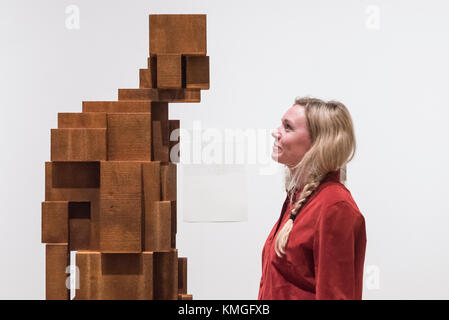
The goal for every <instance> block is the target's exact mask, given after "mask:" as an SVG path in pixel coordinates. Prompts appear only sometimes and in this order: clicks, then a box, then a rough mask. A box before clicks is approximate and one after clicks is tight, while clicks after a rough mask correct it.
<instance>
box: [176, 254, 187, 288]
mask: <svg viewBox="0 0 449 320" xmlns="http://www.w3.org/2000/svg"><path fill="white" fill-rule="evenodd" d="M178 293H184V294H186V293H187V258H185V257H179V258H178Z"/></svg>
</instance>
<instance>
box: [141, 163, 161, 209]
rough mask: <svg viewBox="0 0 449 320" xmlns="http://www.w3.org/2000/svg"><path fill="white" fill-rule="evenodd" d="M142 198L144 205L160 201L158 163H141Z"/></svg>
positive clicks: (159, 168) (159, 171)
mask: <svg viewBox="0 0 449 320" xmlns="http://www.w3.org/2000/svg"><path fill="white" fill-rule="evenodd" d="M142 178H143V197H144V202H145V203H151V202H153V201H160V200H161V165H160V162H159V161H151V162H143V163H142Z"/></svg>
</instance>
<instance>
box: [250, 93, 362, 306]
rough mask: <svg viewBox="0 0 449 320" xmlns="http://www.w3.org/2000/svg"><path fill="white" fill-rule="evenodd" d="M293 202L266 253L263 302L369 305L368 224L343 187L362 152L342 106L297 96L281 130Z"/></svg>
mask: <svg viewBox="0 0 449 320" xmlns="http://www.w3.org/2000/svg"><path fill="white" fill-rule="evenodd" d="M273 137H274V138H275V142H274V146H273V153H272V157H273V159H274V160H275V161H277V162H279V163H282V164H284V165H285V166H286V184H285V186H286V191H287V198H286V199H285V201H284V205H283V207H282V211H281V216H280V218H279V220H278V221H277V223H276V224H275V225H274V227H273V229H272V230H271V233H270V234H269V236H268V239H267V241H266V242H265V246H264V248H263V252H262V278H261V281H260V288H259V297H258V298H259V299H361V298H362V282H363V265H364V260H365V248H366V233H365V232H366V231H365V220H364V218H363V216H362V214H361V213H360V211H359V209H358V207H357V205H356V203H355V202H354V199H353V198H352V196H351V193H350V192H349V190H348V189H346V187H345V186H344V185H343V184H342V183H341V182H340V170H342V171H343V170H344V168H345V165H346V163H347V162H349V161H350V160H351V159H352V158H353V156H354V152H355V137H354V130H353V126H352V120H351V116H350V114H349V112H348V110H347V109H346V107H345V106H344V105H343V104H342V103H340V102H338V101H329V102H325V101H323V100H320V99H315V98H297V99H296V100H295V103H294V105H293V106H292V107H291V108H290V109H288V110H287V112H286V113H285V114H284V116H283V118H282V125H281V126H280V127H279V128H277V129H276V130H275V131H273Z"/></svg>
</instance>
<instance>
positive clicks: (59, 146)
mask: <svg viewBox="0 0 449 320" xmlns="http://www.w3.org/2000/svg"><path fill="white" fill-rule="evenodd" d="M106 155H107V154H106V129H51V161H98V160H106Z"/></svg>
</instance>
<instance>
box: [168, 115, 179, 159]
mask: <svg viewBox="0 0 449 320" xmlns="http://www.w3.org/2000/svg"><path fill="white" fill-rule="evenodd" d="M168 125H169V132H170V135H169V140H170V141H169V148H168V149H169V158H170V162H175V163H179V158H180V146H181V144H180V143H181V139H180V132H179V128H180V121H179V120H169V122H168Z"/></svg>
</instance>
